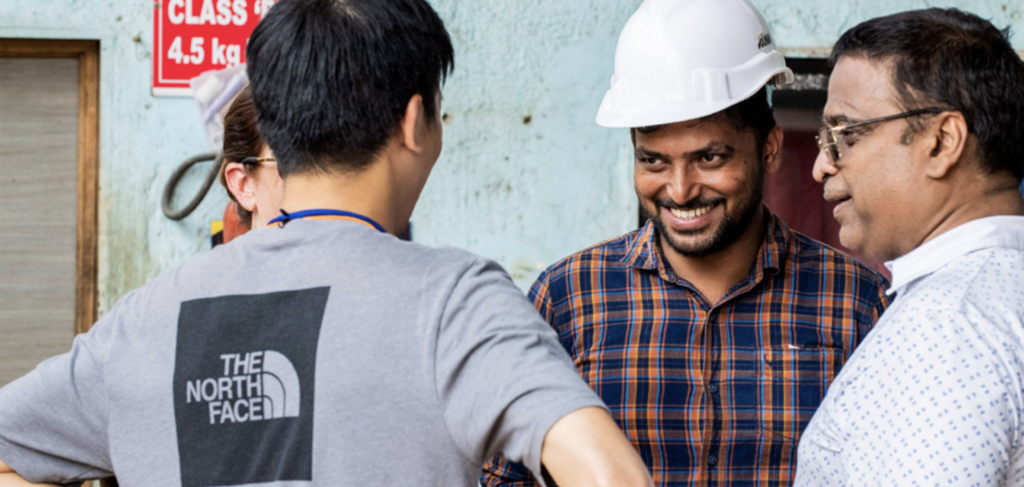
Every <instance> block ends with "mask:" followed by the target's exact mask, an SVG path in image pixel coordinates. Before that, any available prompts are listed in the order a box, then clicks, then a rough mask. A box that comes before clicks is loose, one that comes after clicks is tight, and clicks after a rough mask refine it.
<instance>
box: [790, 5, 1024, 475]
mask: <svg viewBox="0 0 1024 487" xmlns="http://www.w3.org/2000/svg"><path fill="white" fill-rule="evenodd" d="M831 61H832V62H833V63H834V65H835V69H834V71H833V74H832V78H831V81H830V84H829V93H828V103H827V105H826V106H825V121H826V123H827V124H828V127H826V128H825V129H823V130H822V132H821V134H820V136H819V144H820V146H821V149H822V150H821V153H820V154H819V156H818V159H817V161H816V163H815V168H814V176H815V178H816V179H817V180H818V181H820V182H822V183H824V191H825V198H826V199H828V200H830V201H838V202H839V205H838V206H837V207H836V209H835V217H836V219H837V220H838V221H839V223H840V224H841V225H842V230H841V231H840V237H841V239H842V242H843V245H846V246H848V247H850V248H853V249H856V250H859V251H861V252H863V253H864V254H865V255H867V256H868V257H872V258H876V259H879V260H888V261H889V262H888V263H887V264H886V265H887V266H888V267H889V269H890V270H891V271H892V276H893V281H892V288H891V289H890V293H895V294H896V295H897V296H898V298H897V299H896V300H895V302H894V303H893V305H892V306H891V307H890V308H889V309H888V310H887V311H886V312H885V314H884V315H883V316H882V318H881V320H879V322H878V324H877V325H876V326H875V329H874V331H872V332H871V334H870V335H869V336H868V338H867V340H866V341H865V342H864V344H863V345H862V346H861V347H860V348H859V349H858V350H857V352H856V353H855V354H854V355H853V357H851V359H850V361H849V362H848V363H847V364H846V366H845V367H844V368H843V370H842V372H841V373H840V374H839V376H838V377H837V378H836V380H835V382H834V383H833V384H832V386H831V387H830V389H829V392H828V396H827V397H826V398H825V401H824V402H823V403H822V406H821V408H820V409H819V410H818V412H817V413H816V414H815V416H814V419H813V420H812V421H811V424H810V425H809V426H808V429H807V431H806V432H805V433H804V436H803V438H802V439H801V442H800V449H799V456H798V458H799V466H798V471H797V479H796V485H798V486H807V487H810V486H822V485H830V486H877V485H886V486H911V485H915V486H916V485H944V486H946V485H953V486H960V485H990V486H1020V485H1024V197H1022V196H1021V193H1020V192H1019V191H1018V186H1019V184H1020V182H1021V179H1022V178H1024V144H1022V143H1021V141H1020V136H1021V134H1024V64H1022V63H1021V60H1020V59H1019V58H1018V56H1017V54H1016V53H1015V52H1014V50H1013V48H1012V47H1011V45H1010V43H1009V41H1008V39H1007V34H1006V33H1004V32H1001V31H999V30H998V29H996V28H995V27H994V26H993V25H992V24H991V23H989V22H987V21H985V20H983V19H981V18H978V17H977V16H975V15H972V14H968V13H964V12H961V11H959V10H955V9H950V10H942V9H929V10H919V11H913V12H905V13H900V14H896V15H892V16H888V17H882V18H877V19H872V20H869V21H867V22H864V23H862V24H860V25H858V26H856V27H854V28H853V29H851V30H850V31H848V32H846V33H845V34H843V36H842V38H840V40H839V42H838V43H837V44H836V46H835V49H834V50H833V52H832V57H831Z"/></svg>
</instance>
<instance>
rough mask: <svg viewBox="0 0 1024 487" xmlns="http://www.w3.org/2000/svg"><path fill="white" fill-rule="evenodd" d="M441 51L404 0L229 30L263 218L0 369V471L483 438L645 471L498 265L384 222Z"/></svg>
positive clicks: (285, 483) (613, 468)
mask: <svg viewBox="0 0 1024 487" xmlns="http://www.w3.org/2000/svg"><path fill="white" fill-rule="evenodd" d="M452 57H453V48H452V45H451V41H450V39H449V36H448V33H447V31H446V30H445V28H444V25H443V23H442V22H441V19H440V18H439V17H438V16H437V14H436V13H435V12H434V10H433V9H432V8H431V7H430V5H429V4H428V3H427V2H426V1H425V0H281V1H280V2H278V3H277V4H276V5H275V6H274V7H273V8H272V9H271V10H270V11H269V12H268V13H267V15H266V16H265V17H264V18H263V20H262V21H261V22H260V24H259V25H258V26H257V27H256V30H255V31H254V32H253V34H252V37H251V38H250V40H249V44H248V48H247V60H248V71H249V78H250V80H251V82H252V84H251V92H252V97H253V101H254V102H255V106H256V110H257V113H258V120H259V125H258V128H259V132H260V134H262V135H263V136H264V138H265V140H266V141H267V143H268V145H269V146H270V147H271V148H272V149H273V151H274V154H275V155H276V158H277V164H278V171H279V172H280V174H281V176H282V179H283V181H284V198H283V200H282V201H281V205H280V206H281V210H282V211H281V212H282V215H281V216H280V217H278V218H276V219H274V220H272V221H271V222H270V225H271V226H272V227H277V228H266V229H262V230H260V231H255V232H252V234H249V235H246V237H245V238H241V239H239V240H238V241H236V242H232V243H231V244H230V245H224V246H220V247H217V248H216V249H215V250H213V251H211V252H208V253H206V254H204V255H201V256H199V257H198V258H196V259H194V260H193V261H191V262H190V263H188V264H186V265H184V266H182V267H180V268H178V269H175V270H173V271H171V272H168V273H166V274H164V275H162V276H160V277H158V278H156V279H153V280H152V281H151V282H150V283H149V284H147V285H146V286H145V287H143V288H140V289H138V290H136V291H133V292H131V293H129V294H128V295H127V296H125V297H123V298H122V299H121V300H120V301H119V302H118V304H117V305H115V306H114V308H113V309H112V310H111V311H110V312H109V313H108V314H107V315H106V316H104V317H103V318H102V319H101V320H100V321H99V322H98V323H97V324H96V326H95V327H94V328H93V329H92V330H91V331H90V332H89V333H87V334H85V335H82V336H80V337H78V338H77V339H76V341H75V344H74V347H73V349H72V351H71V352H70V353H68V354H65V355H62V356H59V357H56V358H54V359H51V360H49V361H47V362H45V363H44V364H42V365H41V366H40V367H39V368H37V369H36V370H35V371H33V372H32V373H30V374H29V375H27V376H25V377H23V378H21V379H18V380H17V381H15V382H14V383H12V384H10V385H9V386H7V387H5V388H4V389H2V390H0V472H9V471H11V470H12V469H13V470H14V471H16V472H18V473H20V474H21V475H23V476H24V477H25V478H28V479H30V480H33V481H50V482H61V483H70V482H74V481H78V480H84V479H91V478H97V477H105V476H109V475H116V477H117V478H118V481H119V482H120V484H121V485H122V486H125V487H131V486H146V487H149V486H175V487H177V486H182V487H204V486H250V485H255V484H260V485H267V486H270V487H274V486H277V487H299V486H317V485H320V486H366V485H400V484H407V483H408V482H407V481H406V479H409V478H415V479H416V483H417V484H424V485H436V486H444V487H447V486H457V485H471V484H472V483H473V482H474V481H475V479H476V477H477V476H478V475H479V471H480V466H481V465H483V463H484V461H485V460H486V459H487V458H489V457H490V456H491V455H494V454H498V453H501V454H504V455H506V456H507V457H510V458H513V459H515V460H518V461H522V462H525V464H526V465H528V466H529V468H530V469H531V470H532V471H533V472H535V473H536V474H537V475H539V476H542V478H551V479H553V480H554V481H556V482H557V483H558V484H559V485H561V486H563V487H570V486H616V487H632V486H638V487H639V486H650V485H651V479H650V475H649V474H648V473H647V471H646V469H645V467H644V465H643V462H642V460H641V459H640V457H639V456H638V455H637V453H636V451H635V450H633V448H632V446H631V445H630V444H629V442H628V441H627V440H626V439H625V437H624V436H623V434H622V432H621V430H619V429H618V427H617V426H616V425H615V422H614V421H613V420H612V419H611V417H610V416H609V414H608V412H607V410H606V409H605V406H604V405H603V403H602V402H601V401H600V399H599V398H598V397H597V396H596V395H595V394H594V393H593V391H591V390H590V388H589V387H588V386H587V385H586V383H585V382H583V381H582V380H581V379H580V378H579V376H578V375H577V374H576V371H575V369H574V367H573V366H572V362H571V361H570V359H569V357H568V356H567V355H566V354H565V352H564V350H562V348H561V346H560V345H559V344H558V338H557V336H556V335H555V333H554V332H553V331H552V330H551V329H550V327H548V326H547V325H546V324H545V323H544V321H543V320H542V319H541V318H540V317H539V316H538V315H537V313H536V311H535V310H534V309H533V307H532V306H530V304H529V302H528V301H527V300H526V299H525V298H524V297H523V295H522V293H521V292H520V291H519V289H518V288H516V286H515V285H514V284H513V283H512V281H511V279H510V278H509V277H508V275H507V274H505V273H504V271H502V270H501V269H500V267H498V266H497V265H496V264H494V263H493V262H491V261H488V260H485V259H482V258H479V257H476V256H473V255H471V254H469V253H467V252H464V251H460V250H456V249H432V248H427V247H424V246H421V245H417V244H414V243H409V242H403V241H401V240H399V239H398V238H396V237H395V235H394V234H395V233H398V232H399V231H401V230H402V229H404V228H405V227H406V226H407V223H408V220H409V216H410V215H411V213H412V211H413V208H414V207H415V204H416V201H417V199H418V197H419V195H420V192H421V190H422V189H423V186H424V184H425V183H426V180H427V177H428V176H429V174H430V171H431V169H432V168H433V165H434V163H435V161H436V160H437V158H438V155H439V154H440V151H441V130H442V128H441V127H442V125H441V123H440V120H439V118H440V117H439V104H440V89H441V85H442V81H443V79H444V78H445V76H446V75H447V74H448V73H449V72H450V69H451V66H452ZM211 267H216V268H217V269H218V270H219V271H220V272H217V273H215V274H212V275H211V273H210V272H209V269H210V268H211Z"/></svg>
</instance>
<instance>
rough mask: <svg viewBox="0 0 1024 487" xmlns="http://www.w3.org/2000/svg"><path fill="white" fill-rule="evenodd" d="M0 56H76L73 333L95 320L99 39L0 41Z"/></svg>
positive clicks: (89, 325) (96, 290)
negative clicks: (76, 122) (76, 117)
mask: <svg viewBox="0 0 1024 487" xmlns="http://www.w3.org/2000/svg"><path fill="white" fill-rule="evenodd" d="M0 58H72V59H78V215H77V220H76V223H77V224H76V226H75V228H76V231H77V238H76V242H77V243H76V244H75V333H85V332H86V331H89V328H91V327H92V325H93V323H95V322H96V318H97V316H96V314H97V311H96V310H97V303H98V302H99V299H98V298H99V296H98V286H97V282H96V278H97V274H98V269H99V265H98V248H99V218H98V213H99V212H98V206H97V203H98V201H99V200H98V197H97V195H98V191H99V146H100V143H99V142H100V141H99V135H100V107H99V104H100V43H99V41H96V40H52V39H9V38H8V39H0Z"/></svg>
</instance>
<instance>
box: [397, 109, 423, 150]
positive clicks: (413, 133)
mask: <svg viewBox="0 0 1024 487" xmlns="http://www.w3.org/2000/svg"><path fill="white" fill-rule="evenodd" d="M426 129H427V117H426V113H425V112H424V107H423V96H421V95H419V94H416V95H413V96H412V98H410V99H409V104H407V105H406V106H405V116H404V117H403V118H402V145H403V146H405V148H407V149H409V150H410V151H412V152H415V153H416V154H420V153H422V152H423V140H424V139H425V138H426Z"/></svg>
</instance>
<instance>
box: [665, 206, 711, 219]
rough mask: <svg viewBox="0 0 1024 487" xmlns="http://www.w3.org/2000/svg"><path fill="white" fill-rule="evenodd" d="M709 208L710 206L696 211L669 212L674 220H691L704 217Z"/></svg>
mask: <svg viewBox="0 0 1024 487" xmlns="http://www.w3.org/2000/svg"><path fill="white" fill-rule="evenodd" d="M711 208H712V207H711V206H705V207H703V208H697V209H696V210H675V209H671V210H669V211H671V212H672V215H674V216H675V217H676V218H679V219H680V220H693V219H694V218H697V217H700V216H704V214H705V213H707V212H709V211H711Z"/></svg>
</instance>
